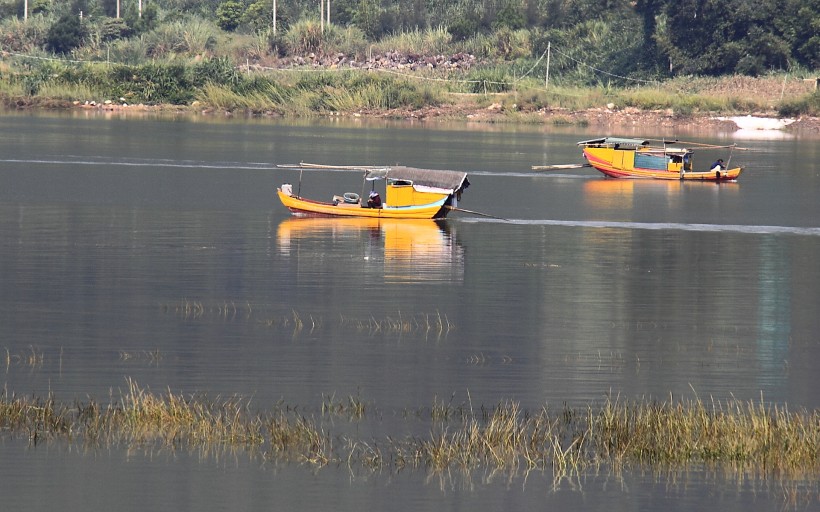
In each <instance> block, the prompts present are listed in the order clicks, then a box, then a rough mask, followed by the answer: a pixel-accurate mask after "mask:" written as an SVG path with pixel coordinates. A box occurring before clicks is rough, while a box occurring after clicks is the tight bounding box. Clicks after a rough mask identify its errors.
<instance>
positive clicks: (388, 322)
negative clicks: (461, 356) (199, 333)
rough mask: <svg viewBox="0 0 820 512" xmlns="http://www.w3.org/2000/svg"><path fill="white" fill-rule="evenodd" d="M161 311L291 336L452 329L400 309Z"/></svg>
mask: <svg viewBox="0 0 820 512" xmlns="http://www.w3.org/2000/svg"><path fill="white" fill-rule="evenodd" d="M162 311H163V312H164V313H166V314H173V315H175V316H177V317H179V318H181V319H183V320H186V321H200V320H206V319H217V320H222V321H252V322H258V323H260V324H262V325H264V326H266V327H270V328H282V329H289V330H292V331H293V333H294V335H296V334H299V333H301V332H302V331H303V330H305V329H307V330H309V331H310V332H316V331H320V330H324V329H332V330H334V331H337V330H340V329H341V330H348V331H355V332H357V333H367V334H371V335H372V334H376V333H385V334H404V333H406V334H411V333H412V334H424V335H431V336H438V337H444V336H446V335H448V334H449V333H450V332H451V331H453V330H455V329H456V325H455V324H454V323H453V322H451V321H450V318H449V317H448V316H447V314H446V313H443V312H441V311H439V310H436V311H434V312H432V313H415V314H408V313H405V312H402V311H401V310H398V311H396V312H395V313H392V314H386V315H384V316H382V317H376V316H372V315H371V316H369V317H366V318H365V317H353V316H346V315H343V314H340V315H339V316H338V317H334V318H331V319H326V318H324V317H322V316H321V315H318V314H314V313H309V312H308V313H306V312H298V311H296V310H291V311H289V312H285V313H278V314H274V313H273V312H271V311H269V310H267V309H266V308H264V307H263V306H254V305H252V304H251V303H250V302H247V301H246V302H237V301H233V300H232V301H230V302H229V301H221V302H214V303H210V304H206V303H204V302H202V301H197V300H190V299H180V300H179V301H176V302H173V303H166V304H163V305H162Z"/></svg>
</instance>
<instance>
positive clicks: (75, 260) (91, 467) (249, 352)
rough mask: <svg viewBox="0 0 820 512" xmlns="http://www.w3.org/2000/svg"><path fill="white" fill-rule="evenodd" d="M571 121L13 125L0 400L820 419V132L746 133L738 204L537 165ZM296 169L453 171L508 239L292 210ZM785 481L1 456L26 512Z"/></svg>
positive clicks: (726, 504) (607, 494)
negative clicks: (662, 409)
mask: <svg viewBox="0 0 820 512" xmlns="http://www.w3.org/2000/svg"><path fill="white" fill-rule="evenodd" d="M573 130H575V131H567V130H557V129H545V128H543V127H526V128H511V127H510V128H494V127H491V128H488V127H482V128H481V129H468V127H465V126H463V125H462V126H456V127H453V126H444V125H442V126H438V125H434V126H432V127H431V126H425V127H419V126H413V125H392V124H379V125H367V124H361V125H354V124H343V123H337V124H330V123H327V122H323V123H320V122H313V123H307V122H300V123H294V122H284V121H283V122H273V121H264V122H262V121H224V122H217V121H212V120H203V119H200V118H197V119H184V120H181V119H180V120H172V119H121V118H113V119H104V118H101V117H89V118H83V117H69V116H27V115H11V114H6V115H5V116H3V117H0V350H2V352H3V354H2V355H3V356H4V357H3V358H2V359H3V362H4V364H3V367H2V368H0V377H1V378H2V381H3V385H4V389H5V390H6V392H8V393H16V394H21V395H32V394H33V395H37V396H43V395H45V394H47V393H49V392H53V393H54V394H55V396H56V397H57V398H58V399H59V400H63V401H67V402H69V403H70V402H72V401H74V400H87V399H88V398H89V397H93V398H97V399H99V400H101V401H105V400H107V399H108V397H109V396H110V395H111V394H112V393H113V394H114V395H115V396H116V395H118V394H119V390H120V389H123V388H125V386H126V385H127V381H126V379H128V378H130V379H133V380H135V381H136V382H138V383H139V385H140V386H142V387H146V388H149V389H151V390H153V391H156V392H158V393H162V392H164V391H166V390H171V391H172V392H174V393H183V394H191V393H207V394H208V395H209V396H231V395H239V396H242V397H252V403H253V405H254V407H257V408H259V409H260V410H265V409H268V408H270V407H273V406H274V405H275V404H277V403H280V402H284V403H288V404H294V405H298V406H300V407H302V408H303V409H305V410H306V411H312V412H308V414H313V413H315V412H317V411H318V409H319V407H320V406H321V403H322V401H323V400H324V399H325V398H326V397H329V396H339V397H345V396H349V395H352V396H357V397H360V398H361V399H362V400H363V401H365V402H366V403H367V404H368V408H369V410H371V411H376V412H377V414H374V416H376V417H378V418H379V419H378V420H376V421H374V422H371V423H367V424H363V425H360V426H359V427H357V428H360V429H361V431H360V432H359V433H360V435H361V432H362V431H364V432H372V437H374V438H383V437H384V436H386V435H391V436H399V437H400V436H403V435H407V434H410V433H413V434H419V435H425V432H424V431H422V432H410V431H407V429H410V430H412V426H408V425H407V422H405V421H403V420H401V419H400V416H401V413H402V411H404V410H407V409H418V408H422V407H430V406H431V405H433V403H434V402H435V401H436V400H439V401H441V400H446V401H450V400H452V402H453V403H454V404H464V403H467V402H468V401H469V403H471V404H473V405H478V404H483V405H488V406H492V405H495V404H497V403H499V402H501V401H506V400H512V401H516V402H518V403H520V404H521V406H522V407H524V408H528V409H537V408H540V407H542V406H544V405H548V406H550V407H562V406H563V404H565V403H566V404H570V405H572V406H579V407H585V406H586V405H590V404H592V405H593V406H594V405H595V404H600V403H601V402H602V401H603V400H604V399H605V398H606V396H607V395H610V394H612V395H619V396H621V397H624V398H628V399H636V400H640V399H658V400H664V399H668V398H669V397H670V396H673V397H675V398H683V399H691V398H695V397H701V398H702V399H706V400H711V399H712V398H714V399H716V400H726V399H729V398H731V397H735V398H738V399H741V400H751V399H754V400H761V399H762V400H764V401H766V402H767V403H774V404H788V405H789V407H790V408H792V409H799V408H803V407H805V408H809V409H813V408H816V407H818V406H820V399H819V398H818V394H817V393H816V389H818V386H820V377H818V374H817V371H816V367H817V365H818V364H820V336H818V333H820V318H818V315H817V311H818V309H819V308H820V265H818V264H817V258H818V256H819V255H820V202H818V201H817V199H816V198H817V197H818V196H819V195H820V166H818V164H817V163H816V162H817V161H818V159H820V155H818V147H820V145H818V144H817V140H806V139H800V138H785V139H783V138H781V139H777V140H768V139H758V138H755V139H754V140H742V139H741V140H738V142H740V143H741V144H742V145H744V146H748V147H751V148H754V149H755V150H756V151H754V152H735V153H734V154H733V156H732V158H733V160H732V161H733V162H737V163H739V164H742V165H747V166H748V170H747V172H746V174H744V175H743V176H742V177H741V180H740V182H738V183H732V184H722V185H715V184H700V183H678V182H673V183H656V182H635V181H619V180H607V179H604V178H603V177H601V176H600V175H598V174H593V172H592V171H589V170H581V171H577V172H576V171H562V172H560V173H547V174H535V173H533V172H531V171H530V170H529V168H530V166H531V165H533V164H544V163H576V162H579V159H580V156H579V151H578V150H577V147H576V146H575V142H576V141H578V140H582V139H584V138H589V137H594V136H598V135H604V134H603V133H596V132H589V131H580V130H579V129H577V128H576V129H573ZM612 134H613V135H646V134H641V133H634V134H633V133H630V132H629V131H626V132H618V133H612ZM663 135H665V136H674V135H680V136H681V138H683V136H685V137H686V138H688V139H689V140H695V141H699V142H706V143H719V144H724V143H727V142H731V141H733V140H734V139H731V138H730V137H729V135H722V134H710V135H703V134H697V133H695V134H671V133H670V134H663ZM717 156H724V157H725V156H726V154H725V153H723V154H719V155H718V154H716V153H715V154H710V153H706V154H703V155H701V156H700V159H701V160H700V161H699V163H700V164H701V165H702V166H706V165H708V163H710V162H711V161H712V160H714V158H716V157H717ZM299 161H306V162H317V163H334V164H346V165H352V164H393V163H399V164H405V165H412V166H418V167H430V168H447V169H458V170H465V171H468V172H469V173H470V180H471V182H472V186H471V187H470V188H469V189H468V190H467V192H466V193H465V195H464V198H463V201H462V204H461V206H463V207H464V208H469V209H472V210H476V211H480V212H484V213H486V214H488V215H490V216H492V217H497V218H503V219H506V220H499V219H495V218H490V217H479V216H469V215H466V214H455V215H453V217H451V218H450V219H448V220H447V221H446V222H444V223H434V222H409V223H390V222H388V223H382V224H378V223H373V222H371V221H366V220H365V221H355V220H341V221H340V220H326V219H295V218H292V217H290V216H289V214H288V213H287V212H286V211H285V209H284V208H283V207H282V206H281V205H279V204H278V203H277V202H275V201H276V199H275V187H276V186H277V185H278V184H280V183H282V182H285V181H287V182H291V183H294V184H295V186H299V185H298V182H299V174H298V172H296V171H291V170H284V169H279V168H277V167H276V164H281V163H295V162H299ZM697 163H698V161H696V165H697ZM360 189H361V179H360V176H359V175H358V174H356V173H348V172H326V171H311V172H306V173H304V175H303V176H302V181H301V193H302V195H305V196H308V197H315V198H319V199H327V198H330V196H331V195H333V194H338V193H340V192H345V191H355V192H361V190H360ZM396 326H401V327H396ZM368 435H370V434H368ZM781 485H782V483H778V482H777V481H773V480H770V479H766V478H763V479H761V478H757V477H749V476H748V475H747V476H746V477H743V476H740V477H739V476H737V475H734V476H733V475H731V474H729V475H728V476H727V474H726V472H724V471H722V470H717V471H715V470H714V469H708V468H705V469H698V468H692V469H690V470H687V471H686V472H684V473H682V474H666V473H664V474H655V473H652V472H651V471H649V472H643V471H630V472H628V473H627V474H619V475H607V474H591V475H586V476H585V477H584V478H582V479H578V480H577V481H571V482H568V481H564V482H559V483H558V484H557V485H555V483H554V482H553V481H552V478H551V475H543V474H540V473H539V474H537V475H530V476H529V477H527V478H526V479H525V478H523V476H521V477H515V478H513V479H508V477H507V476H497V475H490V474H481V475H469V476H465V475H460V476H452V475H448V476H446V477H440V476H437V475H433V476H430V475H427V474H424V473H422V472H407V473H400V474H398V475H389V474H387V475H384V474H377V475H372V474H362V475H358V474H351V473H350V472H349V471H347V470H346V469H345V470H339V469H336V468H326V469H323V470H321V471H319V472H313V471H311V470H310V469H309V468H306V467H302V466H299V465H277V464H274V463H270V462H268V463H264V462H262V461H260V460H257V459H255V458H253V457H249V456H247V455H243V454H236V455H231V456H224V455H223V456H219V457H214V456H209V455H207V454H204V455H203V454H201V453H200V454H198V453H187V452H185V453H165V452H159V453H157V452H152V451H149V450H146V451H144V452H143V451H137V452H134V451H126V450H125V449H120V448H111V449H108V448H106V449H103V450H100V449H97V450H90V449H86V448H83V447H81V446H80V447H77V446H73V445H68V446H67V445H64V444H61V443H50V444H47V445H38V446H36V447H34V446H29V445H28V443H27V441H26V440H20V439H14V438H7V437H3V438H0V493H2V495H3V504H4V506H8V507H11V508H10V509H27V510H47V509H48V510H51V509H53V508H55V507H59V506H62V504H64V503H65V500H66V499H73V500H74V502H76V503H82V504H84V508H85V509H87V510H110V509H111V508H117V509H118V510H132V509H133V510H145V509H146V507H148V508H154V509H180V510H194V509H196V510H224V509H226V508H232V509H262V508H265V509H281V510H328V509H334V510H362V509H365V508H371V509H375V510H386V509H390V510H440V509H453V510H457V509H462V508H468V507H469V508H470V509H472V510H479V511H489V510H499V509H508V510H510V509H521V510H523V509H534V508H556V507H560V508H567V507H581V508H585V509H603V508H607V509H613V508H614V509H616V510H619V509H623V510H627V509H628V510H642V511H643V510H645V511H656V510H692V509H700V510H749V509H759V510H771V509H772V508H773V507H782V506H784V505H788V504H789V503H788V501H787V500H786V499H785V496H788V495H789V493H788V491H786V490H784V489H783V488H782V487H781ZM795 485H799V486H802V485H803V484H795ZM805 487H806V488H807V489H808V491H807V494H803V495H801V498H800V499H802V500H804V501H801V502H800V503H803V504H806V503H807V504H808V505H809V506H810V507H813V506H817V505H818V498H817V489H816V487H815V486H813V484H811V483H805ZM148 489H150V492H148V491H147V490H148ZM806 495H807V496H808V497H805V496H806ZM806 500H807V501H806Z"/></svg>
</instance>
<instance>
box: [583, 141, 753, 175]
mask: <svg viewBox="0 0 820 512" xmlns="http://www.w3.org/2000/svg"><path fill="white" fill-rule="evenodd" d="M674 144H675V142H665V143H663V145H660V146H658V145H655V146H653V145H651V144H650V141H649V140H644V139H626V138H618V137H604V138H600V139H592V140H584V141H581V142H579V143H578V145H579V146H581V147H582V148H583V153H584V158H585V159H586V161H587V162H588V165H589V166H591V167H593V168H595V169H597V170H598V171H600V172H602V173H603V174H605V175H606V176H610V177H613V178H652V179H661V180H697V181H734V180H736V179H737V178H738V176H740V173H742V172H743V167H733V168H732V167H729V166H728V165H727V166H724V167H722V168H712V169H709V170H701V171H696V170H694V152H693V150H692V149H689V148H685V147H676V146H674ZM670 145H671V146H672V147H670ZM709 147H714V148H717V147H725V148H731V149H734V146H709ZM729 162H731V155H730V157H729Z"/></svg>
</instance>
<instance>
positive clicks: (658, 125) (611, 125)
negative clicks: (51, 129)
mask: <svg viewBox="0 0 820 512" xmlns="http://www.w3.org/2000/svg"><path fill="white" fill-rule="evenodd" d="M6 107H7V108H10V109H13V110H28V109H43V110H77V111H87V112H98V113H107V114H112V113H121V114H123V115H126V114H128V115H130V114H133V115H143V114H168V115H202V116H226V117H236V116H241V115H245V116H248V117H281V115H280V114H277V113H275V112H267V113H263V114H253V113H246V112H234V111H220V110H216V109H212V108H208V107H207V106H204V105H201V104H199V102H194V103H193V104H192V105H190V106H175V105H144V104H136V105H132V104H126V103H124V102H122V103H121V102H114V101H110V100H108V101H100V102H97V101H84V102H80V101H74V102H69V101H50V100H47V99H40V100H32V99H30V98H29V99H25V100H24V99H18V100H17V101H12V102H7V104H6ZM328 115H329V116H332V117H334V118H351V119H357V118H361V119H389V120H395V121H411V122H431V123H433V122H465V123H483V124H497V125H514V124H528V125H538V124H543V125H550V126H584V127H600V128H601V129H609V130H618V131H621V132H623V131H630V132H635V133H636V134H637V133H639V132H643V133H647V132H649V131H652V130H658V129H660V130H669V131H687V130H692V131H696V130H698V131H702V130H706V131H712V132H735V131H737V130H739V129H740V127H739V126H738V125H737V123H735V122H734V121H732V120H731V119H730V118H726V117H718V116H715V115H712V114H691V115H681V114H677V113H675V112H674V111H672V110H671V109H666V110H641V109H637V108H634V107H627V108H622V109H619V108H615V107H614V106H612V105H608V106H607V107H598V108H589V109H585V110H569V109H561V108H544V109H540V110H533V111H524V110H520V111H519V110H516V108H515V105H513V106H512V108H510V107H505V106H503V105H502V104H500V103H493V104H491V105H489V106H479V105H477V104H476V103H474V102H473V101H471V100H464V99H462V100H458V101H454V102H452V103H448V104H443V105H437V106H425V107H422V108H419V109H409V108H401V109H361V110H357V111H354V112H339V113H332V114H328ZM747 115H748V116H751V117H754V118H761V119H768V120H773V119H778V116H777V114H776V113H775V112H753V113H749V114H747ZM791 121H792V120H790V122H789V124H788V125H787V126H784V127H783V128H782V130H780V131H782V132H784V133H788V134H792V135H800V136H811V137H816V136H820V118H818V117H811V116H803V117H800V118H798V119H795V120H793V122H791Z"/></svg>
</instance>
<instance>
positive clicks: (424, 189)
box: [365, 166, 470, 208]
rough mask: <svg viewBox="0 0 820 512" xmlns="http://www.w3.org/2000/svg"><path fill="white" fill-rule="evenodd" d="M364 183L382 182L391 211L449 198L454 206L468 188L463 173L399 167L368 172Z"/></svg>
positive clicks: (386, 201) (387, 205)
mask: <svg viewBox="0 0 820 512" xmlns="http://www.w3.org/2000/svg"><path fill="white" fill-rule="evenodd" d="M365 180H366V181H375V180H385V182H386V184H385V198H384V204H385V206H386V207H391V208H401V207H406V206H417V205H423V204H430V203H434V202H436V201H440V200H442V199H446V198H447V197H448V196H451V195H453V196H454V197H453V199H452V202H453V203H455V202H456V201H457V200H458V199H459V198H460V196H461V193H462V192H463V191H464V189H466V188H467V187H468V186H469V185H470V182H469V181H468V180H467V174H466V173H462V172H454V171H439V170H434V169H416V168H413V167H401V166H399V167H390V168H388V169H374V170H368V171H367V172H366V173H365ZM452 206H455V204H453V205H452Z"/></svg>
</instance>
